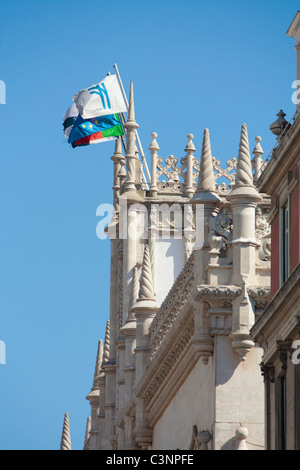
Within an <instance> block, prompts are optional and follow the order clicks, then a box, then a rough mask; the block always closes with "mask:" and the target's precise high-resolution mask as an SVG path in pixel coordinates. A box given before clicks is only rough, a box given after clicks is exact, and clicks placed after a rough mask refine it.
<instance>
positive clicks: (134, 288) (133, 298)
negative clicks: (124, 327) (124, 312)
mask: <svg viewBox="0 0 300 470" xmlns="http://www.w3.org/2000/svg"><path fill="white" fill-rule="evenodd" d="M138 298H139V270H138V267H137V266H135V267H134V269H133V277H132V283H131V294H130V301H129V311H128V316H127V322H130V321H134V320H135V317H134V313H133V312H132V310H131V307H132V306H133V305H135V303H136V302H137V300H138Z"/></svg>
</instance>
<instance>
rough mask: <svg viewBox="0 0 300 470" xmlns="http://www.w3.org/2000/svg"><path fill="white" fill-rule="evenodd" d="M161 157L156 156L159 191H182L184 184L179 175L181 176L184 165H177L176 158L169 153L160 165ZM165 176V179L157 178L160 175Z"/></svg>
mask: <svg viewBox="0 0 300 470" xmlns="http://www.w3.org/2000/svg"><path fill="white" fill-rule="evenodd" d="M162 162H163V158H161V157H157V168H158V171H157V180H158V183H157V188H158V191H159V192H168V191H170V192H171V193H180V192H183V191H184V184H183V183H182V182H181V181H180V179H179V176H182V174H183V170H184V169H185V166H184V167H181V168H179V167H178V166H177V163H178V158H176V157H174V155H170V156H169V157H167V158H166V160H165V162H166V165H165V166H163V165H162ZM162 176H165V177H166V178H167V179H162V180H159V178H160V177H162Z"/></svg>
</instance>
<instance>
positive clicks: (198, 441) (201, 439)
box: [193, 425, 212, 450]
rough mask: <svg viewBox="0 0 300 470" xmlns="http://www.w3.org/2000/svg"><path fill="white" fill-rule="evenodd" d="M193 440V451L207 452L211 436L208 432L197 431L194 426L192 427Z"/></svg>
mask: <svg viewBox="0 0 300 470" xmlns="http://www.w3.org/2000/svg"><path fill="white" fill-rule="evenodd" d="M193 438H194V449H195V450H209V449H208V443H209V442H210V441H211V439H212V436H211V434H210V432H209V431H207V430H205V431H198V428H197V426H196V425H194V426H193Z"/></svg>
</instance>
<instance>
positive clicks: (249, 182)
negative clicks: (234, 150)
mask: <svg viewBox="0 0 300 470" xmlns="http://www.w3.org/2000/svg"><path fill="white" fill-rule="evenodd" d="M235 185H236V186H240V185H246V186H253V175H252V165H251V157H250V149H249V142H248V132H247V126H246V124H245V123H244V124H243V125H242V130H241V138H240V146H239V158H238V164H237V170H236V178H235Z"/></svg>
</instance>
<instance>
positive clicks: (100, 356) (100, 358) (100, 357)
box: [93, 339, 103, 388]
mask: <svg viewBox="0 0 300 470" xmlns="http://www.w3.org/2000/svg"><path fill="white" fill-rule="evenodd" d="M102 361H103V342H102V339H100V340H99V342H98V350H97V358H96V366H95V373H94V382H93V388H96V387H97V377H98V376H99V374H100V372H101V365H102Z"/></svg>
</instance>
